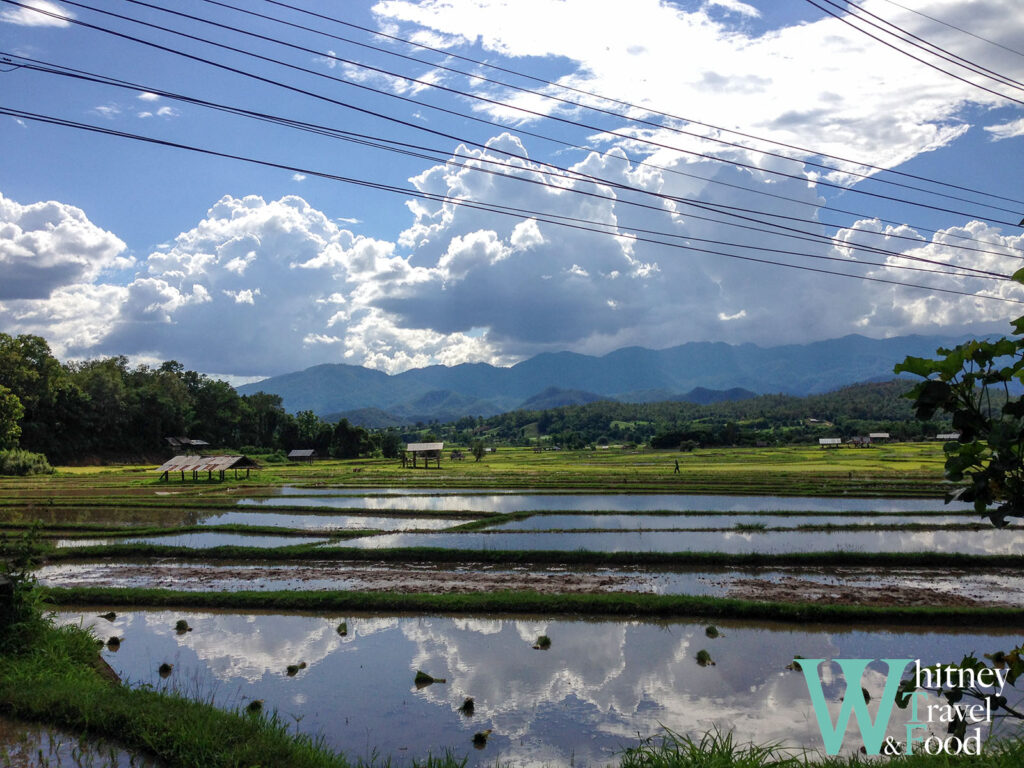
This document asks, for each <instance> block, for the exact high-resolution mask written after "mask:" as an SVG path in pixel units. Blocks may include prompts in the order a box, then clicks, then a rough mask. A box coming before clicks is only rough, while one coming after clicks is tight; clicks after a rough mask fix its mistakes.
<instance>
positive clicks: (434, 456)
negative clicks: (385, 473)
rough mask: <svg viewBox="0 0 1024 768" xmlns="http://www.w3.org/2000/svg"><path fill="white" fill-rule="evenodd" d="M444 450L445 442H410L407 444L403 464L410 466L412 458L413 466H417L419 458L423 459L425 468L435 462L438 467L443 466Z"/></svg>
mask: <svg viewBox="0 0 1024 768" xmlns="http://www.w3.org/2000/svg"><path fill="white" fill-rule="evenodd" d="M443 450H444V443H409V444H407V445H406V446H405V455H403V456H402V466H403V467H405V466H408V465H409V463H410V458H411V462H412V465H413V467H416V466H417V463H416V462H417V460H418V459H422V460H423V466H424V468H428V467H430V462H432V461H433V462H434V463H435V464H436V465H437V468H438V469H440V468H441V451H443Z"/></svg>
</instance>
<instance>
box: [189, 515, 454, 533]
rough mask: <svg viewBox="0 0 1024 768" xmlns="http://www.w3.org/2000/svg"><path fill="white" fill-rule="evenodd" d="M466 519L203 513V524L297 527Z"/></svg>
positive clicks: (402, 525)
mask: <svg viewBox="0 0 1024 768" xmlns="http://www.w3.org/2000/svg"><path fill="white" fill-rule="evenodd" d="M468 522H470V520H469V519H466V518H452V517H376V516H373V515H308V514H306V515H304V514H301V513H296V514H281V513H275V512H235V511H231V512H213V513H209V514H208V515H207V516H204V518H203V520H202V524H203V525H272V526H276V527H280V528H294V529H301V530H310V531H312V530H316V531H330V530H374V529H376V530H382V531H412V530H424V531H426V530H435V531H439V530H443V529H445V528H451V527H452V526H455V525H462V524H464V523H468Z"/></svg>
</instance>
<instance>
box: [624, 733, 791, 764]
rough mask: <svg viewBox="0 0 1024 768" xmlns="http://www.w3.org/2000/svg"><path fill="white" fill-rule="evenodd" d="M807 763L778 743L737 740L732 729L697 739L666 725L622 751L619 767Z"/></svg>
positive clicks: (706, 734)
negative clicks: (750, 742) (739, 741)
mask: <svg viewBox="0 0 1024 768" xmlns="http://www.w3.org/2000/svg"><path fill="white" fill-rule="evenodd" d="M808 764H809V763H808V762H807V761H806V759H804V758H803V757H802V756H800V755H797V754H793V753H791V752H790V751H788V750H786V749H784V748H782V747H781V746H780V745H778V744H770V745H765V746H758V745H755V744H745V745H740V744H737V743H736V742H735V741H734V740H733V735H732V733H722V732H721V731H719V730H717V729H716V730H714V731H709V732H708V733H705V734H704V735H703V736H702V737H701V738H700V739H699V740H694V739H693V738H692V737H690V736H685V735H683V734H679V733H675V732H674V731H670V730H668V729H666V731H665V734H664V735H662V736H660V737H657V738H650V739H646V740H644V741H643V742H642V743H641V744H640V745H639V746H636V747H630V748H629V749H627V750H626V751H625V752H623V753H622V761H621V766H622V768H761V766H768V765H771V766H775V768H803V766H806V765H808Z"/></svg>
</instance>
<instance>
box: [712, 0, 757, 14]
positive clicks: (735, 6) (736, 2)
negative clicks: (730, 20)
mask: <svg viewBox="0 0 1024 768" xmlns="http://www.w3.org/2000/svg"><path fill="white" fill-rule="evenodd" d="M708 5H709V6H710V7H718V8H722V9H724V10H726V11H730V12H732V13H738V14H740V15H741V16H752V17H754V18H760V17H761V12H760V11H759V10H757V8H755V7H754V6H752V5H748V4H747V3H741V2H740V0H708Z"/></svg>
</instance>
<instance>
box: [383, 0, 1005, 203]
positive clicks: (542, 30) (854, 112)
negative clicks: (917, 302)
mask: <svg viewBox="0 0 1024 768" xmlns="http://www.w3.org/2000/svg"><path fill="white" fill-rule="evenodd" d="M952 5H954V6H956V9H957V10H963V12H964V13H970V24H971V27H972V30H976V31H977V32H978V34H982V35H984V36H986V37H989V38H990V39H993V40H996V41H1000V42H1003V43H1005V44H1007V45H1013V44H1014V42H1015V41H1016V40H1019V39H1021V37H1024V15H1022V14H1020V13H1017V12H1016V11H1017V7H1016V4H1015V3H1014V2H1012V1H1011V0H1002V2H992V3H985V4H983V5H984V7H981V6H979V4H978V3H970V4H969V7H968V5H967V4H965V3H952ZM723 9H725V10H727V11H730V13H727V14H724V15H723V14H721V13H720V12H719V11H721V10H723ZM373 10H374V13H375V14H377V16H378V18H379V19H380V20H381V21H382V23H390V24H393V25H395V26H399V25H405V26H412V27H413V28H417V29H419V28H426V29H428V30H430V31H432V32H434V33H436V34H440V35H454V36H458V37H461V38H464V39H466V40H478V41H479V45H480V46H481V47H482V48H483V49H484V50H485V51H487V52H491V53H497V54H501V55H504V56H508V57H511V58H513V59H519V58H523V57H551V58H556V57H558V58H559V59H560V60H568V61H569V62H570V67H571V71H570V72H569V73H568V74H564V75H562V76H561V77H560V78H559V83H560V84H562V85H565V86H569V87H572V88H577V89H580V90H583V91H588V92H592V93H600V94H605V95H607V96H610V97H613V98H616V99H623V100H626V101H628V102H630V103H632V104H637V105H645V104H656V105H658V108H659V109H660V110H663V111H664V112H667V113H670V114H676V115H683V116H689V115H692V116H697V117H699V119H700V120H702V121H705V122H708V123H711V124H714V125H720V126H727V127H730V128H733V127H735V128H738V129H739V130H743V131H747V132H752V133H754V134H758V135H762V136H765V137H767V138H771V139H775V140H777V141H783V142H787V143H790V144H796V145H799V146H809V147H815V148H817V149H819V150H821V151H822V152H826V153H829V154H832V155H837V156H841V157H855V158H856V157H863V158H868V159H870V160H871V162H873V163H875V164H876V165H881V166H886V167H894V166H896V165H899V164H900V163H903V162H905V161H907V160H909V159H911V158H913V157H915V156H916V155H918V154H920V153H922V152H927V151H930V150H933V149H935V148H938V147H941V146H945V145H948V144H950V143H951V142H953V141H954V140H955V139H957V138H958V137H959V136H961V135H962V134H963V133H964V132H965V131H966V130H967V129H968V128H969V125H968V124H967V122H966V119H965V116H966V115H967V113H966V112H965V110H964V108H965V107H966V106H968V105H971V104H978V105H981V106H983V107H991V106H995V105H1003V104H1004V102H1003V100H1001V99H999V98H998V97H996V96H993V95H991V94H987V93H985V92H984V91H981V90H980V89H976V88H973V87H971V86H969V85H967V84H965V83H962V82H958V81H956V80H954V79H952V78H949V77H947V76H946V75H943V74H941V73H939V72H936V71H934V70H931V69H928V68H926V67H924V66H923V65H922V64H920V63H918V62H915V61H913V60H911V59H910V58H908V57H906V56H903V55H901V54H899V53H897V52H895V51H893V50H891V49H888V48H885V47H882V46H881V45H879V44H878V43H877V42H875V41H873V40H871V39H870V38H868V37H867V36H865V35H862V34H859V33H858V32H856V31H854V30H852V29H850V28H849V27H847V26H846V25H844V24H843V23H842V22H841V21H839V20H837V19H833V18H820V19H818V20H815V21H812V22H808V23H803V24H799V25H792V26H788V27H780V28H774V29H769V30H765V29H762V28H760V26H757V27H756V28H755V27H754V25H752V24H751V20H752V19H755V18H756V16H757V10H756V8H754V7H753V6H752V5H750V4H748V3H743V2H739V1H738V0H715V1H713V2H708V3H705V4H703V5H702V6H699V7H697V8H695V9H689V10H688V9H686V7H680V4H677V3H667V2H661V0H636V2H633V3H631V4H630V14H629V16H630V25H629V27H630V29H631V30H636V32H635V33H630V31H628V30H625V29H624V28H623V26H622V23H621V18H620V17H619V16H618V15H617V14H615V13H595V12H594V4H593V3H592V2H591V0H564V2H560V3H556V4H552V3H549V2H544V1H543V0H523V1H522V2H517V3H514V4H510V3H507V2H504V0H443V1H442V0H426V1H425V2H411V1H410V0H382V1H381V2H378V3H377V4H376V5H375V6H374V9H373ZM713 11H714V13H712V12H713ZM944 12H945V11H944ZM736 14H739V15H740V18H738V19H737V17H736ZM884 15H885V17H886V18H888V19H890V20H891V21H893V22H894V23H896V24H899V25H900V26H902V27H904V28H906V29H908V30H909V31H910V32H912V33H914V34H919V35H921V36H923V37H925V38H927V39H929V40H932V41H934V42H936V43H937V44H939V45H943V44H945V45H947V46H948V47H950V48H951V49H953V50H956V51H957V53H958V55H960V56H963V57H965V58H968V59H972V60H977V61H981V62H990V61H991V59H990V50H989V49H990V47H991V46H989V45H988V44H987V43H984V42H982V41H979V40H976V39H974V38H966V37H964V36H963V35H958V34H957V33H956V32H955V31H951V30H945V29H942V28H937V27H936V26H935V25H934V24H932V23H930V22H928V21H927V20H926V19H924V18H922V17H920V16H918V15H916V14H913V13H911V12H908V11H904V10H902V9H899V8H898V7H893V6H891V5H886V6H885V7H884ZM537 18H544V19H545V24H544V25H543V26H538V25H537V24H536V23H535V19H537ZM566 30H573V34H566ZM666 62H672V63H673V65H672V66H666ZM990 65H991V66H995V62H991V63H990ZM997 68H998V69H1000V70H1003V71H1005V74H1007V76H1009V77H1016V78H1017V79H1022V78H1024V60H1007V59H1003V60H1001V61H1000V62H999V64H998V66H997ZM462 87H467V88H469V89H471V90H474V91H477V92H480V93H482V94H484V95H487V96H489V97H497V98H500V99H501V100H502V101H504V102H506V103H509V104H512V105H515V106H519V107H524V108H526V109H530V110H533V111H536V112H539V113H541V114H543V115H549V114H559V115H561V116H563V117H570V118H573V119H574V120H578V121H586V122H590V123H596V122H597V121H598V120H599V118H598V117H595V116H594V115H593V114H592V113H587V112H585V111H579V110H578V108H576V107H571V106H567V105H565V104H558V103H557V102H553V101H548V100H544V99H540V98H539V97H538V96H536V95H533V94H524V93H522V92H514V91H504V90H502V89H500V88H495V87H494V86H489V87H484V86H483V85H481V84H480V83H479V82H475V81H473V80H465V81H464V82H463V83H462ZM543 90H544V92H547V93H552V94H556V95H558V96H561V97H565V96H567V94H566V92H565V91H563V90H561V89H555V88H552V87H545V88H544V89H543ZM737 94H742V95H743V98H736V96H737ZM575 98H580V97H579V96H578V95H577V96H576V97H575ZM601 106H603V107H606V108H607V107H608V106H609V104H607V103H604V104H602V105H601ZM477 108H478V109H480V110H482V111H485V112H487V113H488V114H490V115H492V116H494V117H497V118H503V119H513V120H517V121H531V120H536V119H537V118H535V117H531V116H530V115H528V114H524V113H523V112H517V111H515V110H513V109H510V108H509V107H504V106H491V107H486V106H480V105H478V106H477ZM633 114H635V115H638V116H644V112H643V107H638V108H637V109H635V110H633ZM648 116H649V117H655V116H654V115H648ZM659 119H660V118H659ZM601 124H605V123H603V122H602V123H601ZM676 125H681V126H684V127H687V126H686V123H685V121H682V120H680V121H678V122H677V123H676ZM688 127H689V128H690V129H694V128H695V129H696V130H697V131H698V132H700V131H703V130H704V129H702V128H700V126H693V125H690V126H688ZM637 133H640V132H637ZM641 135H642V136H643V137H644V138H649V139H652V140H655V141H659V142H662V143H668V144H669V145H673V146H681V147H682V148H684V149H691V148H694V147H700V148H701V151H708V150H709V149H715V150H716V151H719V150H721V151H724V150H723V148H722V147H720V146H718V147H716V146H715V145H712V144H709V143H706V142H705V143H700V142H695V141H694V140H692V139H687V138H686V137H683V136H680V135H678V134H677V133H674V132H673V131H672V130H670V129H665V130H660V131H652V132H649V133H646V134H641ZM605 138H606V140H607V141H609V142H611V141H613V140H615V141H617V140H616V139H614V138H613V137H609V136H606V137H605ZM725 138H730V137H729V136H728V135H726V136H725ZM585 140H586V139H585V136H583V135H580V136H579V138H578V140H577V142H576V143H583V142H584V141H585ZM635 146H636V147H638V148H641V147H642V149H643V151H644V152H645V153H649V152H650V151H652V150H651V147H650V146H649V145H639V144H637V145H635ZM790 169H791V170H796V171H797V172H800V170H801V169H800V168H799V166H792V165H791V166H790ZM831 179H833V180H837V181H841V182H843V183H852V181H853V179H852V178H848V177H846V176H844V175H843V174H842V173H836V174H833V175H832V177H831Z"/></svg>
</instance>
